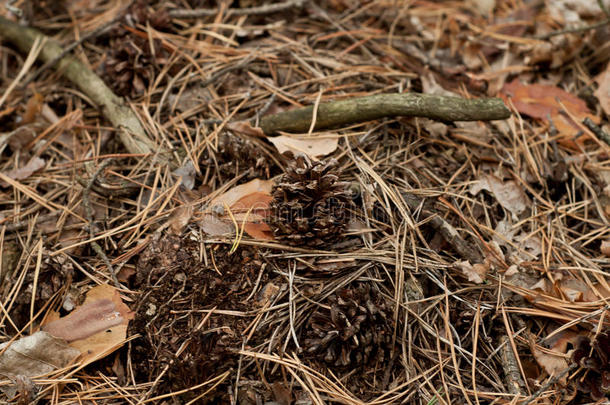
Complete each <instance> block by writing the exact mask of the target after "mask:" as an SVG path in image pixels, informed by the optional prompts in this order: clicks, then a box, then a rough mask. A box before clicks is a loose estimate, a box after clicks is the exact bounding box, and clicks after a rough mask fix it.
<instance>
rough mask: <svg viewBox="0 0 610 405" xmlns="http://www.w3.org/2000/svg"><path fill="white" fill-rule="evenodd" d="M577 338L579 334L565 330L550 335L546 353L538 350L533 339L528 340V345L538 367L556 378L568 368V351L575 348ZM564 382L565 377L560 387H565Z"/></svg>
mask: <svg viewBox="0 0 610 405" xmlns="http://www.w3.org/2000/svg"><path fill="white" fill-rule="evenodd" d="M579 337H580V334H579V333H577V332H574V331H572V330H569V329H566V330H562V331H560V332H559V333H554V334H552V336H551V337H550V338H549V339H547V344H548V345H549V350H548V351H543V350H542V349H539V348H538V346H537V345H536V344H535V343H534V340H533V338H531V339H530V341H529V344H530V349H531V351H532V354H533V355H534V358H535V359H536V362H537V363H538V365H540V366H541V367H542V368H543V370H544V371H546V373H547V374H548V375H550V376H557V375H559V374H561V373H562V372H564V371H565V370H566V369H567V368H568V361H567V359H568V356H567V354H568V353H567V352H568V349H569V348H570V347H574V346H576V342H577V341H578V339H579ZM566 381H567V378H566V376H564V377H563V378H561V380H560V382H561V384H562V385H565V384H566Z"/></svg>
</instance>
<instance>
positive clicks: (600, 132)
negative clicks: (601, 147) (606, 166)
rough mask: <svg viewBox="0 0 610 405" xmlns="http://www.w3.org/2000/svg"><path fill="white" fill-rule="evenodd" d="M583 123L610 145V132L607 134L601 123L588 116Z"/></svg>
mask: <svg viewBox="0 0 610 405" xmlns="http://www.w3.org/2000/svg"><path fill="white" fill-rule="evenodd" d="M582 123H583V125H584V126H586V127H587V128H589V129H590V130H591V132H593V133H594V134H595V135H596V136H597V137H598V138H599V139H601V140H602V141H604V142H605V143H607V144H608V145H610V134H607V133H606V131H604V130H603V129H602V128H601V127H600V126H599V125H597V124H596V123H595V122H593V121H592V120H591V118H589V117H587V118H585V119H584V120H583V122H582Z"/></svg>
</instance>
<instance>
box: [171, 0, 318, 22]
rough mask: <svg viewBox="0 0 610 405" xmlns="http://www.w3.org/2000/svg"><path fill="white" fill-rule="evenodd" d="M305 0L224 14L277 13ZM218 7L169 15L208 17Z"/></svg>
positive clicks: (179, 11) (237, 9) (176, 11)
mask: <svg viewBox="0 0 610 405" xmlns="http://www.w3.org/2000/svg"><path fill="white" fill-rule="evenodd" d="M305 2H306V0H288V1H285V2H282V3H276V4H273V3H271V4H266V5H264V6H259V7H248V8H230V9H228V10H227V12H226V15H229V16H232V15H236V16H239V15H262V14H272V13H278V12H280V11H284V10H288V9H291V8H293V7H303V5H304V4H305ZM218 11H219V10H218V9H210V8H196V9H193V10H184V9H174V10H170V11H169V16H170V17H174V18H199V17H209V16H213V15H216V14H218Z"/></svg>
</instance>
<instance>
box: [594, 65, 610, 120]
mask: <svg viewBox="0 0 610 405" xmlns="http://www.w3.org/2000/svg"><path fill="white" fill-rule="evenodd" d="M596 81H597V84H598V86H599V87H598V88H597V90H595V92H594V93H593V95H594V96H595V97H597V99H598V100H599V105H600V106H601V107H602V110H604V112H605V113H606V115H608V116H610V63H608V65H607V66H606V70H604V72H603V73H601V74H600V75H599V76H597V78H596Z"/></svg>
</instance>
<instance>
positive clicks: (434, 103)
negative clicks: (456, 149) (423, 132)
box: [260, 93, 510, 135]
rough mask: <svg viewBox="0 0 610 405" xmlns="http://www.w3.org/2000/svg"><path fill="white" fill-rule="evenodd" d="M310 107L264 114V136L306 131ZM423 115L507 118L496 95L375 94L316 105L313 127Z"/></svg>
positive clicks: (451, 118)
mask: <svg viewBox="0 0 610 405" xmlns="http://www.w3.org/2000/svg"><path fill="white" fill-rule="evenodd" d="M313 109H314V107H313V106H309V107H304V108H298V109H295V110H289V111H283V112H281V113H278V114H273V115H269V116H266V117H263V118H262V119H261V122H260V127H261V128H262V130H263V132H264V133H265V134H267V135H271V134H273V133H276V132H279V131H287V132H306V131H307V130H308V129H309V127H310V126H311V120H312V116H313ZM395 116H407V117H426V118H432V119H436V120H442V121H478V120H482V121H487V120H501V119H506V118H508V117H510V111H509V110H508V108H506V106H505V105H504V102H503V101H502V100H501V99H499V98H482V99H474V100H468V99H463V98H459V97H444V96H435V95H429V94H419V93H404V94H378V95H374V96H366V97H358V98H352V99H347V100H341V101H334V102H329V103H322V104H320V105H319V106H318V111H317V115H316V125H315V129H325V128H330V127H338V126H345V125H351V124H356V123H360V122H365V121H371V120H376V119H379V118H384V117H395Z"/></svg>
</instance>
